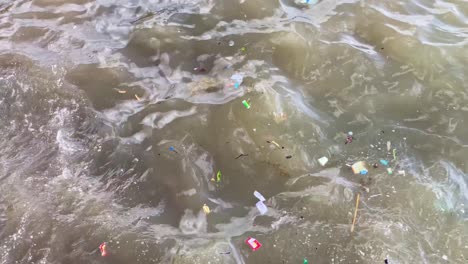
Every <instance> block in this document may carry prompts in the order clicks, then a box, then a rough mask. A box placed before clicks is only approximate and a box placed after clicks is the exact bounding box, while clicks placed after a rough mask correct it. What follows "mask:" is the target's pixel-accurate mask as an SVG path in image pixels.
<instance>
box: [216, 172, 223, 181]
mask: <svg viewBox="0 0 468 264" xmlns="http://www.w3.org/2000/svg"><path fill="white" fill-rule="evenodd" d="M222 176H223V175H222V174H221V171H218V173H216V182H221V177H222Z"/></svg>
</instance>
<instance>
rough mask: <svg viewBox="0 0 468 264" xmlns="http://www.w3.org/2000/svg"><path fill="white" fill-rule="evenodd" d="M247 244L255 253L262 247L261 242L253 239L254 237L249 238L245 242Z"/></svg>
mask: <svg viewBox="0 0 468 264" xmlns="http://www.w3.org/2000/svg"><path fill="white" fill-rule="evenodd" d="M245 243H246V244H247V245H249V247H250V248H251V249H252V250H253V251H257V250H258V249H259V248H261V247H262V244H260V242H258V240H257V239H255V238H253V237H249V238H247V240H245Z"/></svg>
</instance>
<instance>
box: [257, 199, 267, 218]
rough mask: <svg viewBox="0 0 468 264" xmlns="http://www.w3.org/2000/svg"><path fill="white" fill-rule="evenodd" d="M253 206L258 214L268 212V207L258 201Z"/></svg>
mask: <svg viewBox="0 0 468 264" xmlns="http://www.w3.org/2000/svg"><path fill="white" fill-rule="evenodd" d="M255 206H256V207H257V209H258V211H260V214H262V215H264V214H266V212H267V211H268V207H267V206H266V205H265V204H264V203H263V202H262V201H258V202H257V203H256V204H255Z"/></svg>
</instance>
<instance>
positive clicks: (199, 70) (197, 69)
mask: <svg viewBox="0 0 468 264" xmlns="http://www.w3.org/2000/svg"><path fill="white" fill-rule="evenodd" d="M193 70H194V71H196V72H200V73H204V72H206V69H205V68H203V67H195V68H193Z"/></svg>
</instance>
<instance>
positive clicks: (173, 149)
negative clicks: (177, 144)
mask: <svg viewBox="0 0 468 264" xmlns="http://www.w3.org/2000/svg"><path fill="white" fill-rule="evenodd" d="M169 150H170V151H172V152H175V153H177V154H179V152H177V150H176V149H175V148H174V147H173V146H170V147H169Z"/></svg>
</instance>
